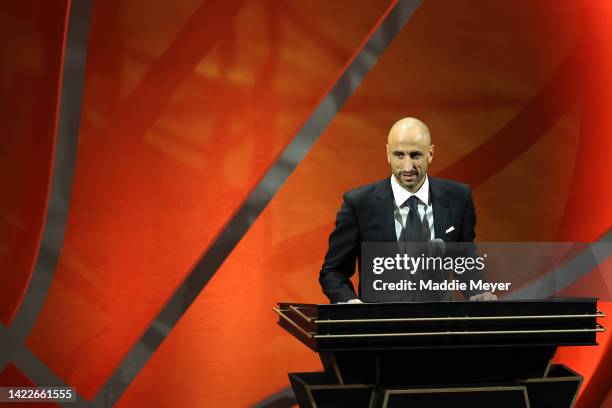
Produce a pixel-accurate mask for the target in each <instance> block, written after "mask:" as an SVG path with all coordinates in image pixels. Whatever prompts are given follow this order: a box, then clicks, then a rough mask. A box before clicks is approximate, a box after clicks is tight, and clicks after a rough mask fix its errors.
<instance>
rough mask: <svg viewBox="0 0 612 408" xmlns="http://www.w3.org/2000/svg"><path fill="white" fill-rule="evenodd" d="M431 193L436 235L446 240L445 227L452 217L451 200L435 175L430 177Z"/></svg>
mask: <svg viewBox="0 0 612 408" xmlns="http://www.w3.org/2000/svg"><path fill="white" fill-rule="evenodd" d="M429 194H430V196H431V204H432V207H433V218H434V233H435V237H436V238H440V239H442V240H443V241H446V239H445V237H446V230H445V228H446V226H447V225H448V221H449V219H450V202H449V200H448V198H447V197H446V193H445V191H444V189H443V187H442V186H441V185H440V184H439V183H438V181H437V180H436V179H434V178H433V177H429Z"/></svg>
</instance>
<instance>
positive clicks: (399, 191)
mask: <svg viewBox="0 0 612 408" xmlns="http://www.w3.org/2000/svg"><path fill="white" fill-rule="evenodd" d="M391 189H392V190H393V198H394V199H395V204H396V205H397V206H398V207H401V205H402V204H404V203H405V202H406V200H407V199H409V198H410V197H412V196H413V195H415V196H417V198H418V199H419V200H420V201H421V202H422V203H424V204H425V205H429V177H427V175H425V182H424V183H423V185H422V186H421V188H419V190H418V191H417V192H416V193H414V194H413V193H411V192H410V191H408V190H406V189H405V188H404V187H402V186H400V184H399V183H398V182H397V180H396V179H395V176H394V175H393V174H392V175H391Z"/></svg>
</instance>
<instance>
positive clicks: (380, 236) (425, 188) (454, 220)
mask: <svg viewBox="0 0 612 408" xmlns="http://www.w3.org/2000/svg"><path fill="white" fill-rule="evenodd" d="M433 157H434V145H433V144H432V143H431V137H430V134H429V129H428V128H427V126H426V125H425V124H424V123H423V122H421V121H420V120H418V119H416V118H404V119H401V120H400V121H398V122H396V123H395V124H394V125H393V126H392V127H391V130H390V131H389V136H388V139H387V161H388V162H389V165H390V167H391V173H392V175H391V177H390V178H386V179H384V180H382V181H379V182H376V183H373V184H369V185H366V186H363V187H359V188H357V189H355V190H352V191H349V192H347V193H346V194H345V195H344V201H343V203H342V207H341V208H340V211H339V212H338V215H337V216H336V227H335V229H334V231H333V232H332V233H331V235H330V237H329V249H328V251H327V254H326V256H325V261H324V263H323V267H322V268H321V273H320V275H319V282H320V283H321V287H322V288H323V292H324V293H325V295H327V297H328V298H329V300H330V301H331V302H332V303H361V300H360V299H359V297H358V296H357V294H356V293H355V289H354V288H353V284H352V283H351V281H350V278H351V276H352V275H353V274H354V273H355V263H356V262H357V260H358V259H359V257H360V251H361V243H362V242H397V241H398V240H400V236H401V233H402V229H403V228H404V226H406V225H408V224H407V223H406V220H407V217H408V216H409V215H408V214H409V211H410V210H409V207H408V206H407V205H406V206H404V203H407V202H408V201H407V200H408V199H410V198H411V197H412V196H416V201H417V208H418V217H419V220H420V223H421V228H420V229H421V231H420V232H418V235H414V234H412V232H413V231H408V230H407V231H406V233H408V234H412V235H411V236H413V237H414V236H417V237H419V238H421V239H422V240H423V241H431V240H433V239H434V238H439V239H442V240H443V241H446V242H473V241H474V237H475V232H474V228H475V225H476V212H475V210H474V204H473V201H472V192H471V189H470V187H469V186H467V185H465V184H461V183H457V182H455V181H450V180H443V179H437V178H433V177H429V176H428V175H427V171H428V169H429V164H430V163H431V162H432V160H433ZM412 201H414V199H412ZM400 220H401V223H400ZM448 295H450V293H448ZM467 296H468V297H469V298H470V300H492V299H494V295H492V294H490V293H489V292H485V293H480V294H477V293H468V294H467ZM406 300H412V301H413V300H415V299H414V298H407V299H406ZM416 300H418V299H416ZM440 300H449V299H447V298H446V299H440Z"/></svg>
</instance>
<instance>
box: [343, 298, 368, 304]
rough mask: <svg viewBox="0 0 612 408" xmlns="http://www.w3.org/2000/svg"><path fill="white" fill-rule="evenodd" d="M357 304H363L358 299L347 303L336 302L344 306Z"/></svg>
mask: <svg viewBox="0 0 612 408" xmlns="http://www.w3.org/2000/svg"><path fill="white" fill-rule="evenodd" d="M358 303H363V302H362V301H361V300H359V299H351V300H349V301H348V302H338V304H339V305H342V304H345V305H355V304H358Z"/></svg>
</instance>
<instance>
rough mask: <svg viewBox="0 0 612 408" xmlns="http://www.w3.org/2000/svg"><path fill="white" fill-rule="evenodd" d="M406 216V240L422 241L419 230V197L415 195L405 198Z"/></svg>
mask: <svg viewBox="0 0 612 408" xmlns="http://www.w3.org/2000/svg"><path fill="white" fill-rule="evenodd" d="M407 203H408V208H409V209H410V211H409V212H408V217H407V218H406V226H405V227H404V231H405V233H406V236H405V241H406V242H423V233H422V231H421V217H420V216H419V204H418V203H419V199H418V198H417V197H416V196H412V197H410V198H409V199H408V200H407Z"/></svg>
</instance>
